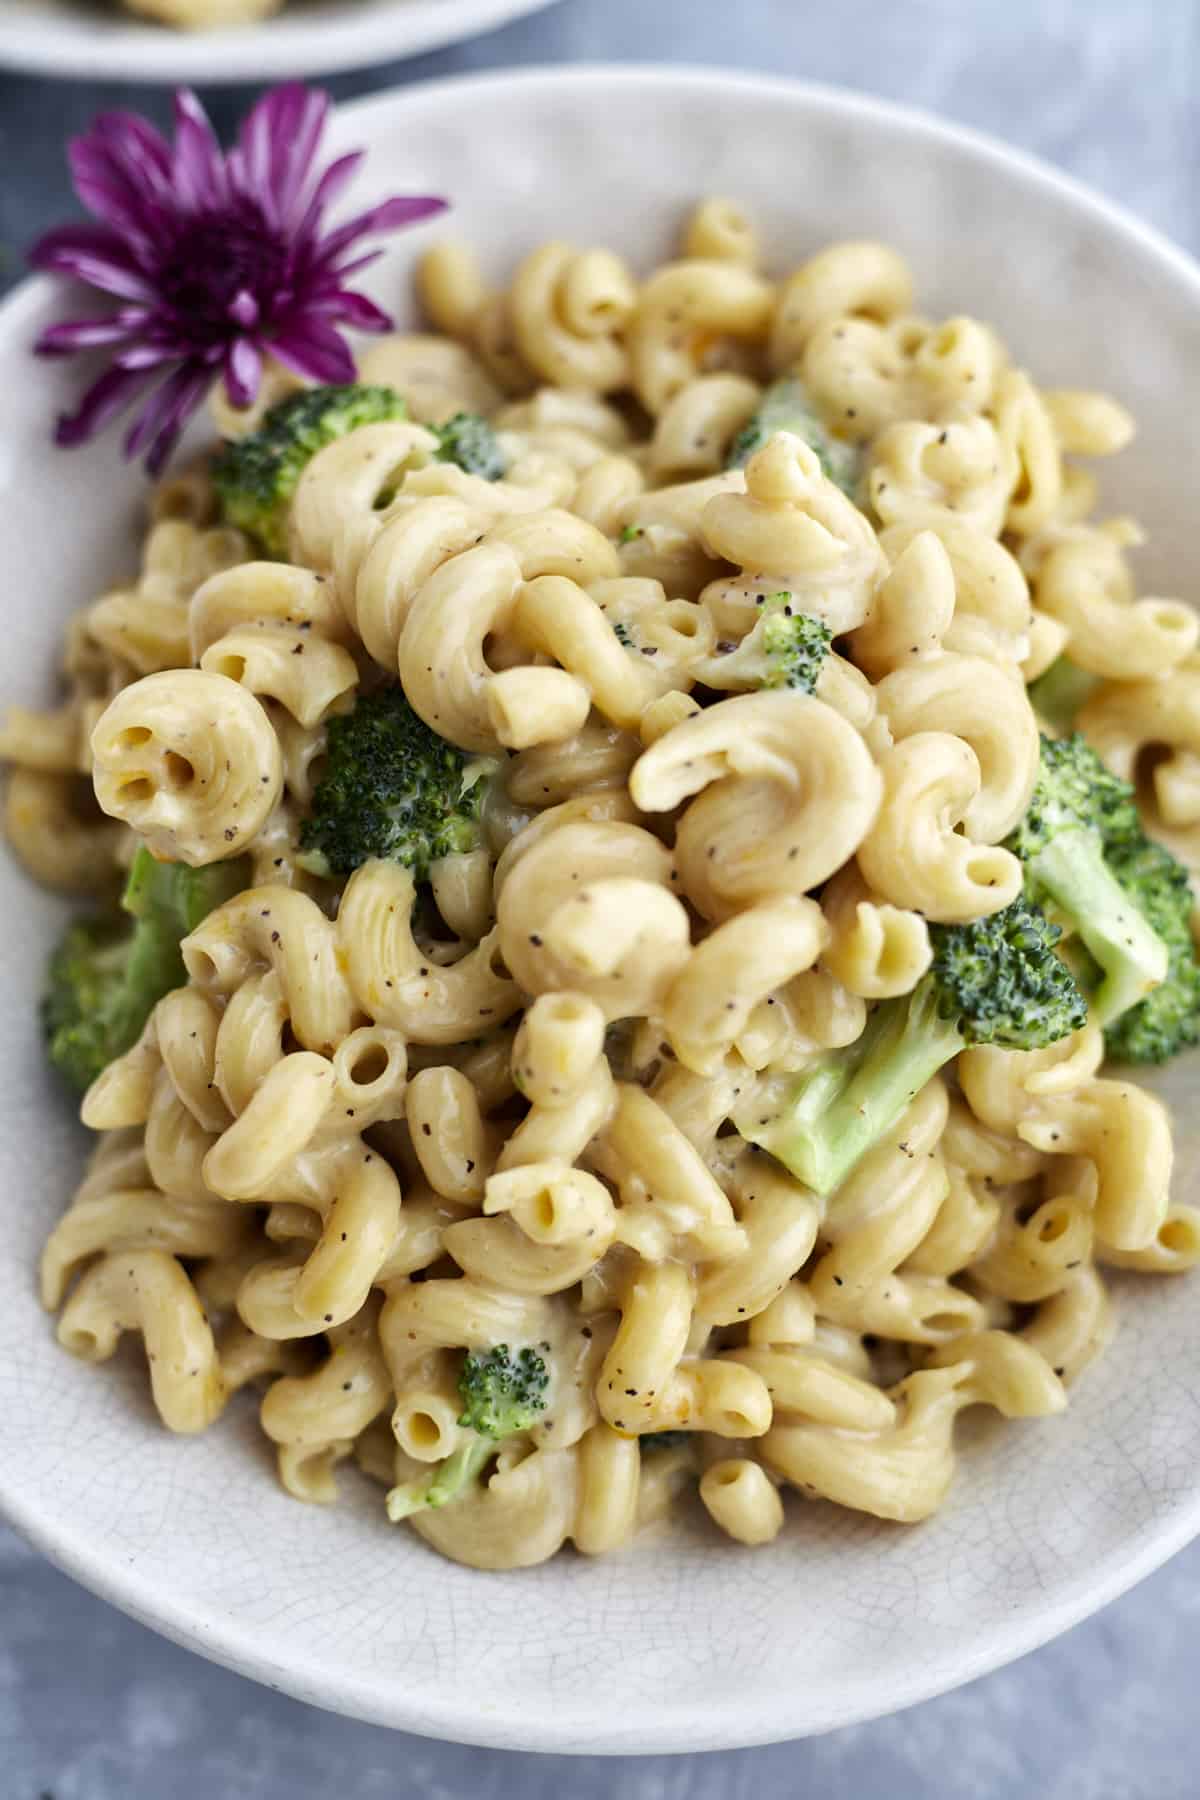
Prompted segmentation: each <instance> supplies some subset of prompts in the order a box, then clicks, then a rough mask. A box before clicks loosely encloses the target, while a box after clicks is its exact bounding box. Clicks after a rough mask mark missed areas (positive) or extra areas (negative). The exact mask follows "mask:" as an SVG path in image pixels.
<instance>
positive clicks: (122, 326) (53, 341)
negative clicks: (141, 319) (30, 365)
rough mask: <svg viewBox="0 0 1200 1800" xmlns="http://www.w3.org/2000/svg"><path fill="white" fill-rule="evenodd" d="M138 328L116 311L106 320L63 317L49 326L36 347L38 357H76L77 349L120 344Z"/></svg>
mask: <svg viewBox="0 0 1200 1800" xmlns="http://www.w3.org/2000/svg"><path fill="white" fill-rule="evenodd" d="M137 328H138V323H137V322H136V321H135V322H131V321H130V320H128V319H125V318H123V317H122V316H121V314H120V313H113V314H111V315H110V316H109V317H108V318H107V319H60V321H59V323H58V324H57V325H47V327H46V329H45V331H43V332H42V334H41V336H40V337H39V338H38V340H37V342H36V343H35V345H34V346H33V348H34V352H35V354H36V355H38V356H73V355H74V354H75V352H76V351H77V350H96V349H98V348H99V347H100V346H101V345H102V344H121V343H124V342H125V340H126V339H127V338H129V337H130V336H131V335H132V334H133V332H135V331H136V330H137Z"/></svg>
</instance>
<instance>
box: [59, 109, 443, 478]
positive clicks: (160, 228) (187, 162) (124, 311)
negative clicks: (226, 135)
mask: <svg viewBox="0 0 1200 1800" xmlns="http://www.w3.org/2000/svg"><path fill="white" fill-rule="evenodd" d="M328 111H329V97H328V95H327V94H324V93H320V92H317V91H315V90H313V89H310V88H304V87H301V86H298V85H296V84H294V83H292V84H289V85H287V86H285V87H279V88H275V89H273V90H272V92H271V93H269V94H267V95H265V96H264V98H263V99H261V100H260V101H258V103H257V104H256V105H255V106H254V108H253V109H252V111H251V112H250V113H249V114H248V116H247V117H246V119H245V121H244V123H243V125H242V127H241V130H240V132H239V134H238V141H237V144H236V146H235V148H234V149H232V150H230V152H229V153H228V155H225V154H223V153H222V151H221V147H220V145H219V144H218V142H217V139H216V136H215V134H214V132H213V129H212V126H211V124H210V123H209V120H208V116H207V114H206V113H205V111H204V108H203V107H202V106H201V105H200V102H199V100H198V99H197V98H196V96H195V94H193V93H191V92H190V91H188V90H187V89H181V90H180V91H178V92H177V93H176V95H175V141H174V144H168V142H167V141H166V139H165V138H164V137H163V136H162V134H161V133H160V132H158V131H156V130H155V128H154V127H153V126H152V125H150V124H149V123H148V122H147V121H146V120H145V119H143V118H139V117H138V115H137V114H135V113H105V114H103V115H102V116H101V117H100V118H98V119H97V120H96V121H95V123H94V124H93V125H92V127H91V130H90V131H88V132H87V133H86V134H85V135H84V136H83V137H79V138H76V139H74V140H73V142H72V144H71V147H70V164H71V173H72V176H73V178H74V183H75V191H76V193H77V194H78V195H79V198H80V200H81V201H82V202H83V204H84V206H85V207H86V208H87V210H88V211H89V212H90V213H91V214H92V217H93V218H94V219H95V220H96V221H97V222H96V223H95V224H84V225H63V226H60V227H59V228H58V229H57V230H54V231H49V232H47V233H46V235H45V236H44V237H43V238H41V239H40V240H39V241H38V243H37V244H36V245H35V246H34V248H33V250H32V251H31V253H30V261H31V262H32V263H33V265H34V266H35V267H36V268H39V269H47V270H50V271H52V272H53V273H55V274H60V275H69V276H73V277H75V278H76V279H77V280H79V281H83V282H86V283H87V284H88V285H89V286H90V287H94V288H99V289H101V290H102V291H103V292H104V293H107V294H112V295H114V296H115V297H116V299H117V300H118V301H119V302H120V304H119V305H118V306H117V308H116V309H115V310H114V311H112V312H109V313H107V314H106V315H105V316H104V317H102V318H90V319H72V320H69V321H64V322H63V323H62V324H58V325H52V326H50V327H49V329H48V330H46V331H44V332H43V333H42V335H41V337H40V338H39V339H38V342H37V345H36V349H37V351H38V353H39V354H40V355H42V356H67V355H71V354H72V353H73V352H75V351H78V350H94V349H96V348H109V347H111V348H112V350H113V356H112V360H111V364H110V366H109V368H108V369H107V370H106V371H105V372H104V373H103V374H102V375H101V376H100V377H99V379H98V380H96V381H95V382H93V384H92V386H91V387H90V388H89V389H88V390H87V392H86V394H85V395H84V397H83V400H82V402H81V403H80V405H79V408H78V410H77V411H75V412H74V413H71V414H67V415H64V416H63V417H61V418H60V419H59V421H58V426H57V430H56V433H55V439H56V442H57V443H59V444H65V445H74V444H81V443H83V442H84V441H85V440H86V439H88V438H90V437H94V436H95V435H96V433H97V432H99V431H102V430H103V429H104V428H105V427H106V426H107V425H109V424H110V423H111V422H112V420H113V419H115V418H117V417H118V416H119V415H120V414H122V413H124V412H126V411H127V410H128V408H129V407H131V406H132V405H134V403H135V402H136V403H138V404H137V412H136V415H135V417H134V420H133V424H132V425H131V427H130V429H129V431H128V433H127V434H126V437H125V454H126V455H127V456H139V455H141V454H142V452H143V451H145V452H146V466H147V468H148V469H149V470H150V472H151V473H152V474H157V473H158V471H159V470H161V468H162V466H163V464H164V463H165V462H166V460H167V457H168V456H169V455H170V453H171V450H172V448H173V446H174V444H175V442H176V440H177V439H178V437H179V434H180V432H181V431H182V430H183V427H184V425H185V424H186V423H187V420H188V419H189V417H190V416H191V414H192V413H193V412H194V411H195V409H196V407H197V406H199V405H200V403H201V401H202V400H203V399H204V396H205V395H206V394H207V392H208V390H209V388H210V387H211V386H212V384H213V382H214V381H216V380H217V379H218V377H223V378H224V381H225V386H226V390H227V392H228V395H229V398H230V400H231V401H232V403H233V404H234V405H235V406H249V405H250V403H251V402H252V401H253V399H254V398H255V395H256V394H257V392H258V384H259V380H260V377H261V374H262V366H263V358H264V357H265V356H266V355H267V354H268V353H270V355H271V356H273V357H275V358H276V359H277V360H278V361H279V362H281V363H283V364H284V365H285V366H286V367H287V368H289V369H293V370H295V371H296V373H297V374H299V375H303V376H305V377H307V378H309V379H310V380H313V381H320V382H334V381H340V382H344V381H353V379H354V359H353V358H352V356H351V354H350V350H349V348H348V346H347V344H346V342H345V339H344V338H343V337H342V335H341V331H340V329H339V327H346V326H351V327H353V328H355V329H356V330H359V331H386V330H387V329H388V327H389V326H390V324H391V320H390V319H389V318H388V316H387V314H386V313H384V312H381V311H380V309H379V307H377V306H376V305H375V304H374V303H373V302H372V301H370V300H368V299H367V298H366V296H365V295H364V294H359V293H355V292H353V291H352V290H351V289H350V288H348V287H347V286H346V283H347V280H348V279H349V277H350V276H351V275H353V274H356V273H357V272H358V271H359V270H361V269H363V268H365V267H366V265H367V264H368V263H370V262H374V260H375V258H376V257H377V256H378V255H380V254H381V252H379V251H374V252H370V253H368V254H366V255H364V254H362V253H361V251H360V246H361V242H362V240H363V238H365V237H368V236H375V235H378V234H379V233H380V232H385V231H394V230H396V229H397V228H398V227H400V226H402V225H409V224H412V223H414V222H415V221H416V220H418V219H425V218H428V217H429V216H430V215H431V214H433V213H437V212H441V211H442V209H443V208H444V206H445V202H444V201H443V200H438V199H434V198H433V197H432V196H426V195H401V196H398V197H396V198H393V199H390V200H385V201H384V202H383V203H382V204H381V205H379V206H373V207H371V208H370V209H369V210H368V211H367V212H363V213H360V214H358V216H357V217H355V218H352V219H349V220H348V221H347V222H346V223H345V224H344V225H340V226H338V227H337V229H336V230H332V231H325V232H323V230H322V223H323V218H324V214H325V212H326V210H327V208H328V207H329V206H330V205H331V204H332V203H333V202H334V200H335V199H337V197H338V196H339V195H340V194H341V193H342V192H343V190H344V189H345V187H346V185H347V183H348V182H349V180H350V178H351V176H352V175H353V174H354V172H355V170H356V169H357V168H358V165H359V163H360V162H361V161H362V156H363V153H362V151H356V152H354V153H352V154H350V155H348V156H342V157H339V158H338V160H337V161H336V162H334V163H331V164H330V165H329V167H328V168H327V169H326V170H325V171H324V172H323V173H322V172H320V171H319V170H318V169H317V168H316V166H315V165H316V155H317V149H318V146H319V144H320V140H321V133H322V131H323V130H324V128H325V120H326V117H327V114H328Z"/></svg>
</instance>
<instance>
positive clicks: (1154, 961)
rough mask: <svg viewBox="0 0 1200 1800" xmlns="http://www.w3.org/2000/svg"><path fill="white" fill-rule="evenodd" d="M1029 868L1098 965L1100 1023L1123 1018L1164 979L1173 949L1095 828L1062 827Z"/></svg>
mask: <svg viewBox="0 0 1200 1800" xmlns="http://www.w3.org/2000/svg"><path fill="white" fill-rule="evenodd" d="M1029 872H1030V874H1031V875H1032V876H1033V878H1034V881H1035V882H1036V883H1037V884H1038V886H1039V887H1041V888H1043V889H1044V890H1045V892H1046V893H1047V894H1048V895H1049V896H1050V898H1051V900H1052V901H1053V902H1054V904H1055V905H1056V906H1057V908H1058V909H1059V911H1060V912H1062V913H1064V914H1065V915H1066V916H1067V918H1068V919H1069V920H1070V921H1071V924H1072V925H1073V926H1074V929H1075V931H1076V932H1077V933H1078V935H1079V937H1080V939H1081V940H1082V942H1083V943H1084V945H1085V946H1086V947H1087V949H1088V950H1089V951H1090V952H1091V954H1092V956H1093V957H1094V958H1095V959H1096V961H1097V962H1098V963H1099V965H1100V968H1101V970H1102V971H1103V980H1102V981H1101V983H1100V985H1099V987H1098V988H1097V989H1096V990H1095V992H1094V994H1093V995H1092V996H1091V1009H1092V1012H1093V1013H1094V1015H1095V1017H1096V1018H1097V1019H1098V1020H1099V1022H1100V1024H1101V1025H1107V1024H1109V1023H1110V1022H1111V1021H1112V1020H1113V1019H1118V1018H1120V1016H1121V1014H1122V1013H1123V1012H1127V1011H1128V1010H1129V1008H1130V1007H1131V1006H1136V1005H1137V1003H1138V1001H1139V1000H1143V999H1145V997H1146V995H1147V994H1148V993H1149V992H1150V990H1151V989H1152V988H1155V987H1157V986H1158V984H1159V983H1160V982H1161V981H1163V980H1164V979H1165V977H1166V973H1167V963H1168V961H1169V956H1170V953H1169V951H1168V949H1167V946H1166V944H1164V943H1163V941H1162V939H1161V938H1160V937H1158V936H1156V934H1155V933H1154V932H1153V931H1152V930H1151V929H1150V927H1149V925H1148V924H1147V923H1146V921H1145V919H1144V918H1143V917H1142V915H1141V913H1140V912H1139V911H1138V910H1137V908H1136V907H1135V906H1134V905H1133V903H1132V902H1131V901H1130V899H1129V896H1128V895H1127V894H1126V892H1125V890H1124V888H1123V887H1122V886H1121V884H1120V882H1119V881H1118V880H1117V878H1116V876H1115V875H1113V874H1112V873H1111V871H1110V870H1109V868H1108V865H1107V864H1106V863H1105V861H1104V855H1103V850H1102V846H1101V845H1100V843H1099V841H1098V839H1097V838H1096V836H1095V835H1094V833H1092V832H1090V831H1084V830H1079V831H1073V830H1067V831H1059V832H1056V833H1055V835H1054V836H1053V837H1052V838H1051V839H1050V842H1049V843H1048V844H1046V845H1045V847H1044V848H1043V849H1041V850H1039V851H1038V853H1037V855H1036V856H1035V857H1033V858H1032V860H1031V862H1030V864H1029Z"/></svg>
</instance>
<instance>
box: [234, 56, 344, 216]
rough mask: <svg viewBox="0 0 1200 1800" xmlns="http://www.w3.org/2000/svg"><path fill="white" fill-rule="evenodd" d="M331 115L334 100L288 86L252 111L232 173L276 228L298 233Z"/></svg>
mask: <svg viewBox="0 0 1200 1800" xmlns="http://www.w3.org/2000/svg"><path fill="white" fill-rule="evenodd" d="M328 114H329V96H328V94H326V93H323V92H322V91H321V90H320V89H317V88H306V87H304V86H302V84H301V83H299V82H294V81H293V82H286V83H284V84H283V86H281V87H277V88H273V89H272V90H271V92H270V93H269V94H265V95H264V96H263V98H262V99H261V100H260V101H258V103H257V104H256V105H255V106H254V107H252V109H251V111H250V113H249V114H248V116H247V118H246V121H245V123H244V124H243V126H242V129H241V131H240V132H239V133H238V143H237V148H236V150H234V151H233V152H232V153H231V155H230V159H229V160H230V164H231V167H232V168H234V169H235V170H236V172H237V178H238V182H239V186H240V187H241V189H242V191H243V192H245V193H251V194H254V195H255V196H256V197H257V199H258V200H259V202H260V204H261V205H262V206H263V208H264V210H265V211H266V213H267V215H268V217H269V218H270V220H271V222H272V224H274V225H277V226H281V227H283V228H285V229H287V230H289V231H290V230H291V229H292V228H293V225H294V215H295V213H296V210H297V208H298V205H299V203H300V200H301V196H302V194H303V192H304V189H305V186H306V184H307V182H308V179H309V174H310V171H311V169H312V163H313V158H314V157H315V155H316V152H317V146H318V145H319V143H320V141H321V134H322V132H323V131H324V129H325V120H326V118H327V117H328Z"/></svg>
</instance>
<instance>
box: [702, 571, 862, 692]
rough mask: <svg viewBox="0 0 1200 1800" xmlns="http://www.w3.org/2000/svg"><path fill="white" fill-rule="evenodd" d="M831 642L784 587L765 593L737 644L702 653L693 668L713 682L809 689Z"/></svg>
mask: <svg viewBox="0 0 1200 1800" xmlns="http://www.w3.org/2000/svg"><path fill="white" fill-rule="evenodd" d="M832 642H833V633H832V631H830V629H829V627H828V625H826V624H825V623H824V621H823V620H821V619H817V618H814V617H813V615H812V614H811V613H804V612H799V611H797V610H796V608H794V607H793V605H792V596H791V595H790V594H789V593H786V592H785V593H780V594H771V595H770V596H768V597H767V598H766V599H764V600H763V602H762V611H761V614H760V616H759V618H758V619H757V620H756V621H755V623H754V626H753V628H752V629H751V630H750V631H748V632H747V634H746V636H745V637H744V638H743V639H742V641H741V643H740V644H739V645H738V646H737V648H736V649H735V650H730V651H728V652H727V653H726V654H725V655H723V656H722V655H718V656H709V657H705V658H704V659H703V660H702V661H700V662H698V663H696V664H695V666H694V669H693V674H694V676H695V678H696V680H697V681H701V682H711V685H712V686H714V687H720V688H724V687H729V686H736V687H747V688H796V689H797V690H798V691H799V692H800V693H802V694H811V693H812V692H813V691H814V690H815V688H816V685H817V681H818V679H819V678H820V674H821V669H822V666H823V664H824V662H825V658H826V656H828V654H829V646H830V645H831V644H832Z"/></svg>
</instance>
